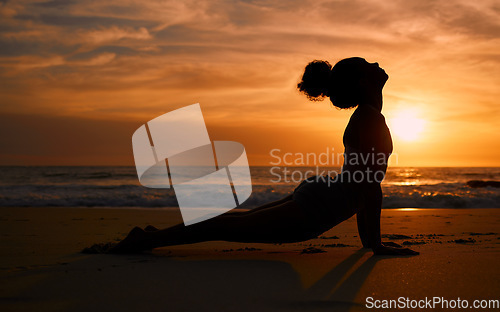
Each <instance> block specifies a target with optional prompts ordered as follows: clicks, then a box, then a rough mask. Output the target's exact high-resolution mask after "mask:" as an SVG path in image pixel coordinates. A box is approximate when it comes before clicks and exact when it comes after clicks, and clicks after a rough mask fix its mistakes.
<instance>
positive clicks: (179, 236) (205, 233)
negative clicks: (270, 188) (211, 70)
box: [112, 200, 322, 252]
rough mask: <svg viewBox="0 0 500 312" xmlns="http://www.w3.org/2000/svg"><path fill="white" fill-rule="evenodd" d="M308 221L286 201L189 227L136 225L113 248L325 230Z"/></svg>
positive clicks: (273, 239) (302, 235) (271, 239)
mask: <svg viewBox="0 0 500 312" xmlns="http://www.w3.org/2000/svg"><path fill="white" fill-rule="evenodd" d="M305 220H306V216H305V215H304V213H303V211H302V209H301V208H300V207H299V206H298V205H297V203H295V202H294V201H293V200H287V201H285V202H282V203H280V204H278V205H275V206H271V207H259V208H256V209H254V210H250V211H247V212H233V213H227V214H222V215H219V216H217V217H214V218H212V219H208V220H205V221H203V222H199V223H195V224H193V225H190V226H185V225H184V224H179V225H176V226H173V227H170V228H167V229H164V230H159V231H153V232H146V231H144V230H142V229H140V228H134V229H133V230H132V231H131V232H130V234H129V236H127V238H125V239H124V240H123V241H122V242H120V244H118V246H117V247H116V248H115V250H112V251H115V252H129V251H140V250H145V249H151V248H156V247H162V246H171V245H180V244H192V243H198V242H204V241H214V240H222V241H229V242H244V243H288V242H298V241H304V240H308V239H311V238H314V237H316V236H317V235H319V234H320V233H321V232H322V229H320V228H319V229H314V230H313V229H310V228H308V227H307V224H306V222H305Z"/></svg>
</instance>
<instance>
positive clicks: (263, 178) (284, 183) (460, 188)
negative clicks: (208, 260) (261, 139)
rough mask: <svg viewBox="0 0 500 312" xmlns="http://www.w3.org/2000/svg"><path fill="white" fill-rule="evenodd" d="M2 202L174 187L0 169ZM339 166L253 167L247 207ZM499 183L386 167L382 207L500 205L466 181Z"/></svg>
mask: <svg viewBox="0 0 500 312" xmlns="http://www.w3.org/2000/svg"><path fill="white" fill-rule="evenodd" d="M0 170H1V172H2V174H1V175H0V206H3V207H19V206H37V207H45V206H62V207H175V206H177V201H176V199H175V194H174V191H173V190H171V189H170V190H169V189H150V188H146V187H143V186H142V185H140V184H139V181H138V179H137V174H136V171H135V167H45V166H40V167H17V166H16V167H0ZM328 171H330V173H333V172H338V171H339V168H316V167H288V168H285V167H251V175H252V189H253V192H252V195H251V196H250V198H249V199H248V200H247V201H246V202H244V203H243V204H242V205H241V207H242V208H251V207H255V206H258V205H260V204H263V203H266V202H269V201H273V200H277V199H279V198H282V197H284V196H286V195H288V194H290V192H291V191H292V190H293V189H294V188H295V186H296V185H297V184H298V183H300V181H301V180H302V179H303V178H304V177H307V176H310V175H312V174H320V175H321V174H326V173H328ZM472 180H479V181H496V182H497V183H498V182H499V181H500V168H499V167H489V168H478V167H470V168H464V167H459V168H453V167H452V168H418V167H416V168H404V167H397V168H389V170H388V172H387V176H386V179H385V180H384V182H383V183H382V187H383V191H384V201H383V207H384V208H401V207H412V208H500V188H499V187H494V186H486V187H471V186H469V185H468V184H467V182H468V181H472Z"/></svg>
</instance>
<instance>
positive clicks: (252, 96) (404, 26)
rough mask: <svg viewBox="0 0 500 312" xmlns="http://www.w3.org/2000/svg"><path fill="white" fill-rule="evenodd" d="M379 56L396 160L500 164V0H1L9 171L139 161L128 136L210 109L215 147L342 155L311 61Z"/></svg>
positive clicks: (4, 146)
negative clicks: (176, 114) (304, 91)
mask: <svg viewBox="0 0 500 312" xmlns="http://www.w3.org/2000/svg"><path fill="white" fill-rule="evenodd" d="M350 56H361V57H364V58H366V59H367V60H368V61H369V62H375V61H376V62H378V63H379V64H380V66H381V67H383V68H384V69H385V70H386V72H387V73H388V74H389V76H390V78H389V81H388V82H387V84H386V88H385V89H384V90H385V91H384V108H383V113H384V115H385V116H386V119H387V123H388V125H389V127H390V128H391V131H392V134H393V138H394V153H396V154H397V155H398V158H397V160H398V161H397V164H395V163H394V162H393V163H392V164H393V165H400V166H499V165H500V160H499V154H500V127H499V122H498V121H499V120H500V109H499V100H500V4H499V2H498V1H489V0H486V1H483V0H480V1H470V0H465V1H453V0H452V1H430V0H423V1H408V0H400V1H382V0H378V1H352V0H351V1H313V0H309V1H308V0H302V1H258V0H256V1H250V0H249V1H236V0H226V1H199V0H196V1H152V0H145V1H122V0H111V1H96V0H90V1H65V0H53V1H4V0H3V1H0V129H1V134H2V135H1V137H0V147H1V149H0V164H1V165H133V156H132V147H131V136H132V133H133V132H134V131H135V129H137V128H138V127H139V126H141V125H142V124H143V123H145V122H147V121H148V120H150V119H152V118H154V117H156V116H159V115H161V114H163V113H166V112H168V111H171V110H174V109H176V108H180V107H183V106H186V105H189V104H193V103H200V104H201V108H202V111H203V114H204V117H205V121H206V124H207V128H208V132H209V134H210V138H211V139H212V140H232V141H238V142H240V143H242V144H243V145H245V148H246V150H247V153H248V157H249V161H250V163H251V164H252V165H269V162H270V161H272V158H271V157H270V151H271V150H272V149H280V150H281V151H282V153H285V152H291V153H298V152H302V153H306V152H315V153H321V152H325V150H326V149H327V148H328V149H331V148H334V150H335V151H336V152H342V151H343V147H342V133H343V130H344V128H345V126H346V124H347V122H348V119H349V116H350V114H351V113H352V110H342V111H341V110H337V109H334V108H332V106H331V105H330V103H329V101H323V102H310V101H308V100H307V98H306V97H305V96H303V95H301V94H300V93H298V91H296V88H295V86H296V84H297V82H298V81H299V79H300V76H301V74H302V71H303V68H304V66H305V65H306V64H307V63H308V62H309V61H311V60H313V59H325V60H328V61H330V62H332V63H334V62H336V61H338V60H340V59H342V58H345V57H350Z"/></svg>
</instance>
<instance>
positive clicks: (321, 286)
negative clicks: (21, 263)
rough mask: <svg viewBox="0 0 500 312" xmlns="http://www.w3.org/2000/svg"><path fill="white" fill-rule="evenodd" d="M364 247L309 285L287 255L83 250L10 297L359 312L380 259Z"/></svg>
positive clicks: (80, 304)
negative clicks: (201, 256) (198, 256)
mask: <svg viewBox="0 0 500 312" xmlns="http://www.w3.org/2000/svg"><path fill="white" fill-rule="evenodd" d="M366 252H367V250H358V251H355V252H354V253H352V254H350V255H349V256H348V257H347V258H345V259H343V260H342V261H341V262H340V263H339V264H337V265H335V266H334V267H333V268H332V269H331V270H330V271H328V272H327V273H326V274H324V275H323V276H322V277H321V278H320V279H319V280H317V281H316V282H315V283H314V284H312V286H309V287H306V288H305V287H304V285H303V283H302V282H301V276H300V274H299V272H297V271H296V270H295V269H294V268H293V267H292V265H291V264H290V263H289V261H288V260H287V257H288V256H285V255H283V260H282V261H281V260H279V259H278V260H272V261H271V260H251V259H238V260H235V259H227V260H226V259H222V260H221V259H217V260H192V259H189V258H185V259H182V258H169V257H166V256H161V255H160V256H158V255H133V256H116V255H92V256H84V257H83V258H80V259H79V260H76V261H73V262H70V263H67V264H65V265H64V266H55V267H50V268H44V269H39V272H36V273H35V275H37V276H43V278H40V279H39V280H38V281H37V282H34V283H32V284H31V286H30V287H29V288H26V289H24V290H23V291H22V292H21V293H20V294H19V295H17V296H14V297H11V298H5V299H9V300H11V301H13V302H17V304H19V303H21V302H24V303H26V304H33V305H35V306H36V307H37V308H38V309H39V310H44V307H45V308H47V309H48V310H49V309H50V310H72V311H89V310H95V311H100V310H104V309H105V310H109V311H119V310H127V311H138V310H150V309H155V310H160V311H207V310H210V311H212V310H214V311H302V310H304V311H360V310H365V308H364V305H363V302H359V300H358V301H356V295H357V294H358V292H359V290H360V289H361V287H362V286H363V284H364V282H365V280H366V278H367V277H368V276H369V274H370V272H371V271H372V269H373V268H374V267H375V265H376V263H377V261H379V260H380V259H383V258H381V257H373V256H372V257H366V256H365V255H366ZM292 257H307V256H306V255H304V256H301V255H292ZM337 259H338V258H337ZM361 259H363V261H360V260H361ZM359 262H361V264H359ZM312 263H313V262H312ZM303 266H305V268H303V269H302V270H305V271H307V269H308V267H307V264H306V265H304V264H303ZM27 273H28V272H24V273H23V272H17V275H18V276H17V277H16V278H18V279H19V278H20V277H21V278H22V276H21V275H23V274H25V275H26V274H27ZM33 273H34V272H33V271H30V274H31V276H33ZM302 273H303V272H302ZM18 307H19V306H18ZM54 307H59V308H60V309H54Z"/></svg>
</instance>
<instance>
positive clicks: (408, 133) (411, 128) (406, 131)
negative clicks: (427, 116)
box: [390, 110, 425, 141]
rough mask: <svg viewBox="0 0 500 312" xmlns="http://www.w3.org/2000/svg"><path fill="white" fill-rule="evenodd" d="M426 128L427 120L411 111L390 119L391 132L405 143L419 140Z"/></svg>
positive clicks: (402, 112)
mask: <svg viewBox="0 0 500 312" xmlns="http://www.w3.org/2000/svg"><path fill="white" fill-rule="evenodd" d="M424 126H425V120H423V119H421V118H418V115H417V114H416V113H415V112H414V111H411V110H405V111H400V112H398V113H396V114H395V116H394V117H393V118H391V119H390V128H391V132H392V133H393V134H394V135H396V136H398V137H399V138H400V139H402V140H404V141H414V140H416V139H418V138H419V135H420V133H421V132H422V130H423V129H424Z"/></svg>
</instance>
